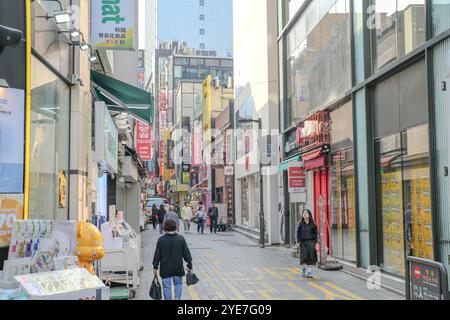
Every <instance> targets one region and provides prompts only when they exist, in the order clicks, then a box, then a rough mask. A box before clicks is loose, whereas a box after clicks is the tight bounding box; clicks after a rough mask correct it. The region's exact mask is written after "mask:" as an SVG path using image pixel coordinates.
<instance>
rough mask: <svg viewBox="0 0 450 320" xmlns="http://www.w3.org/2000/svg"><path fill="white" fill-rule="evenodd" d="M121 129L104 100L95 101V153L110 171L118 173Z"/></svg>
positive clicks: (97, 158) (97, 159) (98, 159)
mask: <svg viewBox="0 0 450 320" xmlns="http://www.w3.org/2000/svg"><path fill="white" fill-rule="evenodd" d="M118 148H119V131H118V130H117V127H116V124H115V123H114V120H113V119H112V118H111V115H110V114H109V111H108V109H107V108H106V105H105V103H104V102H96V103H95V155H96V161H97V162H98V163H101V164H102V165H103V166H104V167H105V168H106V169H107V170H108V171H109V172H111V173H116V172H117V169H118V161H119V153H118Z"/></svg>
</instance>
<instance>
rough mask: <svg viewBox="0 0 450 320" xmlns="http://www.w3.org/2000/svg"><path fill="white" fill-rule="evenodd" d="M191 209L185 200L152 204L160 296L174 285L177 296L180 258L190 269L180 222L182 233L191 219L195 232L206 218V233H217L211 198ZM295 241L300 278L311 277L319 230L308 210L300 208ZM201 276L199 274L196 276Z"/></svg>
mask: <svg viewBox="0 0 450 320" xmlns="http://www.w3.org/2000/svg"><path fill="white" fill-rule="evenodd" d="M195 209H196V210H193V208H192V207H190V206H189V205H188V203H184V206H183V207H182V208H181V209H180V208H179V206H178V205H176V204H163V205H161V206H160V207H159V208H157V206H156V205H153V207H152V211H151V221H152V224H153V229H154V230H155V231H157V225H159V232H160V233H161V235H162V236H161V237H160V238H159V239H158V242H157V245H156V249H155V254H154V258H153V269H154V275H155V278H156V279H157V278H158V273H159V276H160V277H161V279H162V288H163V296H164V300H172V299H173V297H172V288H173V287H174V293H175V297H174V299H175V300H181V297H182V288H183V277H185V276H186V272H185V268H184V263H183V260H184V261H185V262H186V271H187V272H188V273H193V261H192V256H191V253H190V250H189V247H188V245H187V242H186V239H185V238H184V237H183V236H182V235H181V234H180V224H181V223H183V229H184V233H185V234H188V233H190V229H191V225H192V223H195V224H196V225H197V232H198V233H199V234H204V229H205V223H206V222H207V221H208V224H209V226H210V233H211V234H212V233H214V234H215V233H217V226H218V219H219V209H218V207H217V206H216V204H215V203H214V202H213V203H212V205H211V207H210V208H209V209H208V211H206V208H205V206H204V205H203V204H202V203H201V202H200V203H199V204H198V205H197V206H195ZM296 242H297V246H298V249H299V250H300V265H301V267H302V272H301V275H302V277H303V278H307V279H312V278H313V276H312V267H314V266H316V265H317V261H318V255H317V252H318V250H319V234H318V230H317V226H316V224H315V223H314V220H313V215H312V213H311V211H309V210H304V211H303V213H302V217H301V220H300V222H299V223H298V225H297V232H296ZM200 278H201V276H200Z"/></svg>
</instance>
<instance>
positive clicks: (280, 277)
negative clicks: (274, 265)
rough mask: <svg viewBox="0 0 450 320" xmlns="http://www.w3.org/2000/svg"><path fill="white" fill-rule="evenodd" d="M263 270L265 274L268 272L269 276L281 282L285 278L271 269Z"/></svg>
mask: <svg viewBox="0 0 450 320" xmlns="http://www.w3.org/2000/svg"><path fill="white" fill-rule="evenodd" d="M263 270H264V271H265V272H267V273H268V274H270V275H272V276H274V277H275V278H277V279H279V280H282V279H283V277H282V276H281V275H279V274H278V273H276V272H275V271H272V269H271V268H263Z"/></svg>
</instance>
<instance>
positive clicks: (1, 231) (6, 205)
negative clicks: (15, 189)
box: [0, 194, 23, 248]
mask: <svg viewBox="0 0 450 320" xmlns="http://www.w3.org/2000/svg"><path fill="white" fill-rule="evenodd" d="M22 219H23V195H20V194H0V248H6V247H8V246H9V243H10V240H11V229H12V226H13V224H14V222H15V221H16V220H22Z"/></svg>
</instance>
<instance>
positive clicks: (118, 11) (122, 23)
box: [91, 0, 136, 50]
mask: <svg viewBox="0 0 450 320" xmlns="http://www.w3.org/2000/svg"><path fill="white" fill-rule="evenodd" d="M135 6H136V1H135V0H115V1H105V0H92V9H91V10H92V11H91V12H92V14H91V21H92V22H91V23H92V25H91V28H92V29H91V30H92V34H91V41H92V46H93V47H94V48H97V49H100V48H101V49H111V50H133V49H134V33H135Z"/></svg>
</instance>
